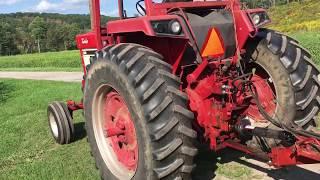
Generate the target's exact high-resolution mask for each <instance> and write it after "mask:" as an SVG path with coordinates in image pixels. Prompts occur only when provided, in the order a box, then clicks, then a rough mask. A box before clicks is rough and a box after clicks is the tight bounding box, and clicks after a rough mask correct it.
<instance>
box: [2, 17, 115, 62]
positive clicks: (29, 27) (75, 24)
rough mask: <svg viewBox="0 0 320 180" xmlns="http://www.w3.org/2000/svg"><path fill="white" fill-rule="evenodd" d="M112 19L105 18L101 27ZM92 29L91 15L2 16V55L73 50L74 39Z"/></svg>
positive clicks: (74, 45)
mask: <svg viewBox="0 0 320 180" xmlns="http://www.w3.org/2000/svg"><path fill="white" fill-rule="evenodd" d="M111 19H114V18H112V17H106V16H102V23H103V24H104V23H106V22H107V21H109V20H111ZM89 29H90V16H89V15H63V14H50V13H42V14H39V13H13V14H0V55H2V56H3V55H16V54H28V53H35V52H46V51H62V50H72V49H75V48H76V42H75V36H76V35H77V34H79V33H84V32H87V31H89Z"/></svg>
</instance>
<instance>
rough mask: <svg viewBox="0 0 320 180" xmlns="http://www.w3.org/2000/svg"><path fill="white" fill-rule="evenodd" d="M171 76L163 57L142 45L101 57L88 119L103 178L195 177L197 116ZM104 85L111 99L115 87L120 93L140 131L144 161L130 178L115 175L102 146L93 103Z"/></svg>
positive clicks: (91, 82) (88, 97)
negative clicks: (111, 90)
mask: <svg viewBox="0 0 320 180" xmlns="http://www.w3.org/2000/svg"><path fill="white" fill-rule="evenodd" d="M171 71H172V68H171V66H170V65H169V64H167V63H166V62H164V61H163V57H162V56H161V55H160V54H158V53H156V52H154V51H152V50H150V49H148V48H146V47H143V46H140V45H136V44H117V45H114V46H109V47H106V48H105V49H103V50H102V51H99V52H97V53H96V58H94V60H93V63H92V65H91V66H90V69H89V71H88V74H87V76H86V84H85V88H84V115H85V119H86V128H87V134H88V141H89V143H90V146H91V151H92V155H93V156H94V158H95V161H96V167H97V168H98V169H99V170H100V173H101V177H102V179H108V180H111V179H135V180H141V179H148V180H149V179H175V180H180V179H190V178H191V177H190V174H191V171H192V170H193V168H194V167H195V165H194V164H193V157H194V156H195V155H196V153H197V149H196V148H195V147H194V142H193V141H194V140H195V138H196V136H197V135H196V132H195V131H194V130H193V129H192V126H191V123H192V121H193V118H194V114H193V113H192V112H191V111H189V110H188V108H187V105H188V104H187V103H188V98H187V96H186V94H184V93H183V92H181V91H180V90H179V87H180V80H179V79H178V78H177V77H176V76H174V75H173V74H171ZM103 85H105V86H106V87H109V90H108V88H107V89H105V91H106V94H108V93H110V89H111V87H112V88H113V89H114V90H115V91H117V93H119V94H120V96H121V98H122V99H123V100H124V101H125V104H126V105H127V108H128V110H129V112H130V116H131V119H132V121H133V124H134V127H135V131H136V139H137V144H138V149H139V151H138V162H137V168H136V169H135V172H134V173H133V175H131V176H128V177H123V176H122V178H120V175H119V176H117V173H115V172H116V171H112V168H114V167H112V168H111V166H112V165H110V164H109V163H108V159H107V158H106V157H104V155H103V151H104V150H103V149H102V148H101V146H100V147H99V145H98V144H99V143H100V142H99V139H98V138H97V131H98V130H97V129H96V128H95V127H96V126H95V123H96V120H95V119H94V118H93V116H95V115H94V114H95V112H96V111H95V110H94V108H93V106H94V105H93V104H95V103H97V102H94V101H95V95H96V93H97V91H98V89H99V87H101V86H103ZM115 91H114V92H115ZM107 96H108V95H107ZM108 138H110V137H108ZM107 140H108V139H107ZM118 159H119V158H118ZM113 166H114V165H113Z"/></svg>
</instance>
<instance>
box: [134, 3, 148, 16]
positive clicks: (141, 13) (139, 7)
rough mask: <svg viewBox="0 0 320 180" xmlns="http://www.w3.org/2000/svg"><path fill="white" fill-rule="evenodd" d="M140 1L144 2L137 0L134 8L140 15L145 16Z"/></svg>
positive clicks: (145, 12) (144, 10)
mask: <svg viewBox="0 0 320 180" xmlns="http://www.w3.org/2000/svg"><path fill="white" fill-rule="evenodd" d="M142 2H144V0H139V1H138V2H137V3H136V9H137V11H138V13H139V14H140V15H141V16H145V15H146V14H147V11H146V8H144V7H143V5H142Z"/></svg>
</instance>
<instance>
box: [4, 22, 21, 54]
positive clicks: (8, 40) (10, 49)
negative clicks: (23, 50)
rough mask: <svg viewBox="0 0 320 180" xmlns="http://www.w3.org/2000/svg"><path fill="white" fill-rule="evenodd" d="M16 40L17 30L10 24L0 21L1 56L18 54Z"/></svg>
mask: <svg viewBox="0 0 320 180" xmlns="http://www.w3.org/2000/svg"><path fill="white" fill-rule="evenodd" d="M14 39H15V29H14V28H13V27H12V26H10V24H8V23H4V22H2V21H0V55H14V54H17V53H18V48H17V46H16V44H15V42H14Z"/></svg>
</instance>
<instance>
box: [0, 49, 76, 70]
mask: <svg viewBox="0 0 320 180" xmlns="http://www.w3.org/2000/svg"><path fill="white" fill-rule="evenodd" d="M81 70H82V69H81V58H80V53H79V51H77V50H74V51H61V52H48V53H40V54H39V53H36V54H24V55H17V56H2V57H1V56H0V71H81Z"/></svg>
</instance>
